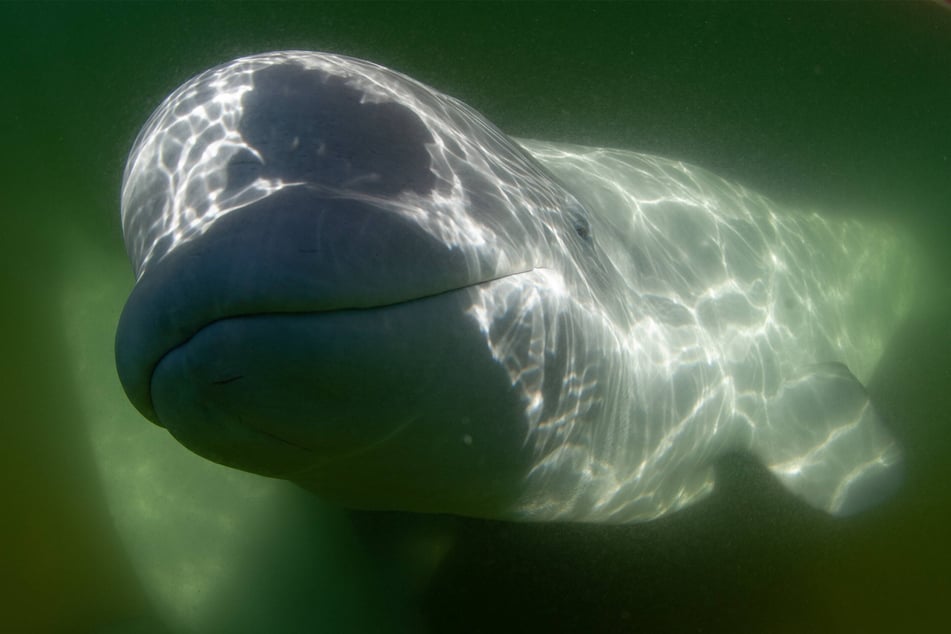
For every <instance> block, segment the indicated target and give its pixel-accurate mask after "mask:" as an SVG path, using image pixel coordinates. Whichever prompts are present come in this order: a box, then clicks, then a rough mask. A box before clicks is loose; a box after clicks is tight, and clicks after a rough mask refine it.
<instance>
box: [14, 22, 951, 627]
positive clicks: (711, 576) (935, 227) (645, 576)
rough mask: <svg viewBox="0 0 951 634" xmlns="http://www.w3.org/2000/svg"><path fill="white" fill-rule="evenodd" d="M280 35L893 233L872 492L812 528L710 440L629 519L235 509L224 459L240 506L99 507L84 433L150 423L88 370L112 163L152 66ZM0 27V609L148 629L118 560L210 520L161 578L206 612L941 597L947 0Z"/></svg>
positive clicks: (470, 613)
mask: <svg viewBox="0 0 951 634" xmlns="http://www.w3.org/2000/svg"><path fill="white" fill-rule="evenodd" d="M281 48H304V49H316V50H332V51H335V52H340V53H345V54H350V55H354V56H357V57H363V58H367V59H371V60H373V61H376V62H379V63H382V64H384V65H386V66H389V67H392V68H395V69H397V70H400V71H402V72H405V73H407V74H409V75H410V76H413V77H415V78H417V79H420V80H422V81H424V82H426V83H429V84H431V85H433V86H435V87H437V88H438V89H440V90H442V91H444V92H447V93H449V94H451V95H454V96H456V97H459V98H461V99H462V100H463V101H466V102H467V103H469V104H470V105H472V106H474V107H475V108H477V109H478V110H480V111H482V112H483V113H484V114H486V115H487V116H488V118H489V119H491V120H492V121H493V122H495V123H496V124H497V125H499V126H500V127H501V128H502V129H503V130H505V131H507V132H509V133H511V134H513V135H516V136H521V137H529V138H541V139H548V140H554V141H567V142H575V143H583V144H590V145H601V146H614V147H623V148H629V149H635V150H640V151H648V152H655V153H658V154H662V155H666V156H672V157H677V158H682V159H684V160H687V161H689V162H692V163H696V164H698V165H702V166H704V167H708V168H711V169H713V170H714V171H716V172H718V173H720V174H722V175H724V176H727V177H729V178H732V179H734V180H738V181H740V182H742V183H744V184H746V185H749V186H751V187H753V188H754V189H757V190H759V191H761V192H763V193H766V194H768V195H770V196H772V197H773V198H775V199H777V200H779V201H782V202H786V203H790V204H793V205H795V206H798V207H816V208H820V209H827V210H829V212H830V213H837V212H840V211H844V212H847V213H852V214H856V213H858V214H865V215H868V216H877V217H884V218H888V219H889V220H891V221H894V222H895V223H897V224H899V225H901V226H903V227H904V228H905V229H907V230H908V231H911V232H912V233H914V234H915V235H916V236H917V237H918V239H919V241H920V243H921V245H922V249H921V250H922V253H921V254H920V256H921V258H922V259H923V260H925V261H928V262H929V263H931V264H930V265H931V266H932V267H933V268H934V270H935V272H936V274H935V275H934V278H935V280H936V281H935V283H934V294H935V297H936V300H935V302H934V305H933V306H931V307H929V310H927V311H923V312H922V313H921V314H919V315H918V316H916V317H915V318H914V319H913V320H912V322H911V323H909V324H908V325H907V326H906V328H904V329H903V331H902V332H901V333H900V335H899V336H898V337H897V338H896V340H895V341H894V342H893V343H892V345H891V346H890V347H889V349H888V350H887V352H886V358H885V360H884V361H883V363H882V365H881V367H880V369H879V371H878V373H877V375H876V377H875V379H874V380H873V381H872V382H871V384H870V385H869V386H868V387H869V390H870V392H871V393H872V396H873V398H874V399H875V400H876V402H878V403H879V405H880V407H881V409H882V410H883V411H884V413H885V414H886V415H887V418H888V420H889V421H890V422H891V426H892V429H893V430H894V432H895V434H896V436H898V437H899V439H900V440H901V441H902V443H903V445H904V446H905V448H906V453H907V459H908V477H907V483H906V485H905V487H904V489H903V490H902V491H901V493H900V494H899V496H898V497H897V498H896V499H895V500H894V501H893V502H892V503H890V504H888V505H886V506H884V507H882V508H881V509H877V510H875V511H873V512H870V513H868V514H865V515H862V516H859V517H857V518H854V519H851V520H848V521H832V520H830V519H828V518H825V517H823V516H821V515H819V514H817V513H815V512H812V511H809V510H806V509H804V508H803V507H802V506H800V505H799V504H797V503H796V502H795V501H793V500H791V499H789V498H787V497H786V496H785V494H784V493H783V492H782V491H780V490H779V488H778V487H777V486H776V485H775V484H773V483H772V482H771V480H770V479H769V478H768V476H767V475H766V474H765V473H764V472H763V470H762V469H760V468H759V467H758V466H756V465H755V464H752V463H751V462H749V461H748V460H746V459H744V458H742V457H734V458H730V459H728V460H725V461H724V462H723V464H722V465H721V467H720V470H719V487H718V493H717V494H716V495H715V496H714V497H713V498H712V499H711V500H709V501H708V502H704V503H702V504H701V505H699V506H697V507H695V508H691V509H688V510H687V511H685V512H683V513H680V514H678V515H675V516H674V517H671V518H667V519H664V520H662V521H659V522H654V523H650V524H645V525H639V526H627V527H623V526H621V527H618V526H615V527H603V526H601V527H599V526H551V525H547V526H543V525H512V524H503V523H495V522H484V521H472V520H455V519H438V520H430V519H428V518H413V517H406V516H399V515H391V514H380V515H373V514H346V513H344V512H342V511H339V510H337V509H333V508H331V507H327V506H325V505H322V504H320V503H319V502H317V501H311V500H307V499H303V498H300V497H295V495H294V494H293V493H289V492H285V493H282V496H283V497H281V496H278V498H277V499H276V501H272V502H268V503H267V504H264V503H263V502H260V500H259V501H257V502H254V501H253V500H252V498H253V495H252V494H253V491H252V489H253V487H254V485H252V484H249V483H248V481H242V484H241V486H242V487H243V488H242V491H243V494H244V495H246V496H247V497H248V502H247V505H246V509H245V511H246V512H245V514H244V515H240V516H239V515H237V514H236V515H235V516H234V517H236V518H239V520H240V521H238V520H235V522H236V523H235V524H228V525H227V526H224V527H222V528H221V529H220V530H221V532H220V533H215V532H214V531H213V530H212V529H208V528H207V527H205V528H204V529H202V530H201V531H199V530H198V529H197V528H196V529H195V530H188V527H187V525H185V528H184V529H181V526H182V523H180V522H179V523H175V522H173V521H171V520H169V521H168V522H165V523H163V518H156V519H154V520H153V521H152V522H151V523H149V522H145V523H144V524H142V525H144V526H146V527H148V526H155V527H162V529H161V530H159V529H158V528H156V529H155V530H154V531H153V532H152V533H145V534H143V533H135V534H134V535H133V536H132V537H130V535H129V534H128V533H124V530H125V529H124V528H123V527H124V526H127V525H126V524H123V523H122V518H123V517H126V516H128V515H129V514H132V513H133V511H135V510H136V508H138V507H136V508H131V507H130V508H125V509H119V510H117V509H116V508H115V502H114V500H115V497H112V498H110V497H109V496H110V495H111V494H109V493H108V491H110V489H109V485H108V483H104V482H103V475H102V474H103V473H108V471H105V472H104V471H103V465H102V462H103V460H104V458H103V456H104V455H105V456H106V457H107V458H106V459H108V458H109V457H114V458H115V460H116V461H117V462H119V461H121V459H122V458H124V457H128V455H127V454H126V453H125V452H126V449H124V446H123V445H122V444H121V443H120V444H111V445H110V444H108V443H106V444H103V442H102V441H101V440H98V439H97V436H96V434H95V433H94V432H95V430H97V429H99V427H97V425H99V424H100V423H102V422H103V421H122V422H123V423H125V422H128V425H129V426H130V429H133V428H134V429H136V430H138V429H139V427H138V426H141V429H142V430H146V431H142V432H141V434H146V435H147V434H150V433H157V432H159V433H160V430H155V429H152V428H150V427H148V423H146V422H145V421H144V420H141V419H139V418H138V417H137V416H136V415H135V413H134V411H133V410H132V409H131V407H130V406H129V405H128V404H127V403H126V402H125V399H124V396H123V395H122V393H121V388H119V386H118V383H117V380H116V378H115V376H114V372H113V371H112V366H111V364H112V349H111V337H112V333H113V329H114V323H115V319H116V318H117V316H118V313H119V310H120V309H121V306H122V302H123V301H124V298H125V296H126V294H127V293H128V291H129V289H130V288H131V285H132V279H131V272H130V271H129V268H128V264H127V262H126V261H125V256H124V253H123V249H122V242H121V236H120V230H119V224H118V191H119V185H120V179H121V172H122V167H123V164H124V159H125V155H126V153H127V152H128V149H129V147H130V146H131V143H132V140H133V138H134V136H135V134H136V132H137V130H138V128H139V126H140V125H141V124H142V123H143V122H144V121H145V119H146V117H147V116H148V114H149V113H150V112H151V111H152V109H153V108H154V107H155V106H156V105H157V104H158V102H159V101H160V100H161V99H162V98H163V97H164V96H165V95H166V94H167V93H168V92H169V91H170V90H172V89H173V88H175V87H176V86H177V85H179V84H180V83H181V82H182V81H184V80H185V79H187V78H188V77H190V76H192V75H193V74H195V73H197V72H199V71H201V70H203V69H205V68H207V67H209V66H211V65H214V64H217V63H220V62H223V61H226V60H228V59H231V58H233V57H236V56H239V55H243V54H248V53H253V52H260V51H265V50H271V49H281ZM0 51H2V52H3V59H4V60H5V61H6V63H5V65H4V70H3V80H2V88H0V131H2V135H0V139H2V151H0V185H2V187H0V246H2V248H0V258H2V267H0V290H2V292H3V297H4V298H5V302H4V309H3V310H2V311H0V333H2V334H3V335H4V352H3V354H2V359H3V366H2V370H0V372H2V374H0V378H2V382H0V385H2V387H0V394H2V398H3V410H2V411H3V413H4V416H3V419H2V421H0V477H2V480H0V481H2V483H3V484H2V485H0V487H2V488H0V504H2V508H3V517H4V520H3V522H0V569H2V570H3V571H4V573H3V574H2V575H0V608H2V609H0V619H4V620H5V622H0V630H2V631H11V632H95V631H107V630H106V628H107V627H108V626H110V625H111V624H115V629H114V630H108V631H117V632H123V631H128V632H131V631H163V630H162V629H161V626H160V625H159V622H160V621H161V620H170V619H174V618H176V617H175V614H180V613H181V611H179V612H174V611H172V612H169V610H168V609H167V608H163V607H162V606H161V605H157V602H156V600H155V599H154V597H153V598H150V596H151V595H150V593H149V592H148V591H147V588H148V583H147V580H148V578H149V572H150V571H149V570H145V571H143V570H142V569H141V562H142V561H160V562H161V561H162V560H163V558H166V559H167V558H169V557H172V556H173V555H174V554H175V553H182V552H188V553H195V552H200V551H211V550H212V546H217V545H220V544H225V545H227V544H226V542H227V540H229V539H230V540H233V541H240V540H239V537H240V538H241V539H244V540H245V542H242V544H243V546H242V549H241V550H240V551H239V553H240V554H236V555H234V556H233V557H232V558H230V559H226V560H224V562H223V563H220V562H219V563H220V565H221V566H223V570H225V571H226V572H227V574H226V575H225V576H224V578H223V579H224V580H223V581H221V582H220V583H219V584H218V585H215V586H195V587H192V586H188V585H187V583H186V582H187V581H188V579H185V578H182V579H179V580H178V581H179V582H180V583H179V585H178V594H176V595H175V596H178V597H185V599H182V600H183V601H185V600H187V601H188V602H189V605H194V606H196V607H195V610H204V611H205V613H211V614H214V615H216V616H215V618H217V621H214V623H216V624H217V626H218V627H220V628H225V629H222V631H229V632H235V631H240V630H241V628H243V631H247V632H256V631H271V632H284V631H286V632H310V631H328V632H364V631H384V632H412V631H429V632H478V631H496V632H505V631H518V632H536V631H537V632H558V631H590V632H633V631H650V632H657V631H672V632H682V631H702V632H738V631H765V632H787V631H788V632H798V631H829V632H852V631H866V632H893V631H898V630H903V631H929V630H931V629H934V628H935V627H936V625H937V624H938V623H941V622H944V621H945V618H944V613H945V611H946V610H945V608H946V601H947V597H949V596H951V546H949V545H948V539H947V532H948V531H947V528H946V526H947V524H948V520H949V519H951V511H949V509H951V493H949V491H951V489H949V488H948V487H947V486H946V482H947V481H948V480H949V478H951V467H949V461H948V460H947V459H946V456H947V455H948V454H949V453H951V428H949V425H951V418H949V415H948V411H949V407H951V397H949V394H951V389H949V388H951V370H949V368H951V335H949V332H951V331H949V330H948V328H947V323H948V317H949V316H951V307H949V306H948V305H947V298H948V297H949V289H948V282H947V281H946V280H947V277H948V275H947V274H948V273H949V272H951V255H949V253H951V250H949V249H948V247H947V243H948V237H949V228H951V117H949V116H948V114H947V112H948V109H947V108H948V104H949V103H951V73H949V70H948V69H949V68H951V11H948V10H945V9H943V8H942V7H941V6H939V4H937V3H923V4H910V3H895V4H844V5H840V4H834V5H831V6H824V5H818V4H808V5H805V4H785V3H784V4H778V5H768V6H758V5H753V4H746V3H743V4H728V5H714V6H707V5H700V4H686V5H660V4H657V5H655V4H648V5H635V6H616V5H604V4H583V5H574V4H558V5H548V4H535V3H532V4H504V5H501V4H500V5H495V4H482V3H480V4H478V5H466V4H463V5H456V4H453V5H449V4H420V5H417V4H399V5H391V4H376V3H350V4H321V5H294V4H252V3H242V4H231V3H209V4H191V3H190V4H187V5H179V4H175V5H165V4H161V5H159V4H104V5H99V4H82V5H80V6H73V5H58V4H46V3H44V4H23V5H19V4H2V5H0ZM130 446H131V445H130ZM104 447H105V448H106V450H105V451H106V453H105V454H104V453H103V451H104V449H103V448H104ZM110 451H111V452H112V453H111V454H110V453H109V452H110ZM163 451H164V450H163ZM157 455H158V454H157ZM162 455H164V454H162ZM157 462H158V463H159V465H160V464H161V462H162V461H161V460H160V459H158V458H157ZM150 468H154V469H161V467H160V466H155V465H152V466H150ZM189 468H190V467H189ZM177 473H178V472H175V471H168V472H166V473H165V475H164V476H160V475H158V472H156V475H155V479H156V481H161V477H165V478H169V477H171V478H173V479H174V476H175V475H176V474H177ZM188 473H189V477H195V478H197V479H196V480H190V481H188V482H186V483H185V485H184V486H181V487H180V488H179V489H178V490H179V491H185V492H187V491H189V490H191V491H192V492H193V493H194V496H191V497H190V498H189V496H187V495H185V494H181V493H180V495H182V497H180V498H179V499H178V500H173V501H171V502H169V506H168V507H167V508H173V506H174V508H182V507H184V506H185V505H187V504H189V503H190V504H192V505H195V504H196V502H195V501H194V500H195V499H197V498H199V497H200V494H206V495H207V494H209V492H208V491H202V484H203V483H202V481H201V479H200V476H193V475H192V474H193V473H200V472H199V471H195V472H192V471H189V472H188ZM169 474H170V475H169ZM219 484H220V482H219ZM156 495H159V494H158V493H156ZM215 495H217V494H215ZM222 495H224V494H222ZM241 499H243V498H241ZM140 501H143V500H140ZM145 501H146V502H147V501H148V500H145ZM110 504H112V505H113V506H110ZM254 504H257V506H254ZM142 508H143V509H145V510H142V511H141V513H140V515H142V514H143V513H145V512H146V511H147V510H148V509H153V510H154V509H160V508H162V507H161V506H160V505H157V504H156V505H151V506H149V505H146V506H145V507H142ZM247 509H251V510H252V511H253V512H251V511H247ZM166 514H167V515H170V513H166ZM176 527H179V528H178V529H176ZM209 531H210V532H209ZM143 535H145V537H147V540H143V538H142V536H143ZM228 536H231V537H228ZM137 540H138V541H137ZM203 540H205V541H207V547H206V548H203V543H202V541H203ZM141 541H147V543H145V544H143V543H140V542H141ZM188 548H191V549H192V550H187V549H188ZM183 549H184V550H183ZM143 553H144V554H143ZM149 557H152V559H149ZM198 563H200V562H198V561H197V560H196V565H198ZM209 605H210V606H211V607H209ZM223 614H232V615H233V617H232V618H231V619H230V620H229V619H228V618H225V617H224V616H221V615H223ZM209 622H210V621H209ZM222 623H224V624H226V625H222ZM136 627H139V628H140V629H135V628H136ZM209 627H210V626H209Z"/></svg>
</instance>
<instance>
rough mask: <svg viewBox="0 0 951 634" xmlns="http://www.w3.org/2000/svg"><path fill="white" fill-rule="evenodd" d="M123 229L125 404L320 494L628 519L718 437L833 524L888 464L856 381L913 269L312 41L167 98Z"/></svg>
mask: <svg viewBox="0 0 951 634" xmlns="http://www.w3.org/2000/svg"><path fill="white" fill-rule="evenodd" d="M121 220H122V230H123V235H124V240H125V244H126V249H127V252H128V255H129V258H130V260H131V263H132V266H133V268H134V272H135V278H136V282H135V285H134V287H133V289H132V291H131V294H130V296H129V298H128V300H127V303H126V305H125V307H124V309H123V312H122V315H121V318H120V320H119V324H118V329H117V333H116V365H117V369H118V374H119V377H120V379H121V381H122V384H123V387H124V389H125V391H126V393H127V395H128V397H129V399H130V400H131V402H132V403H133V404H134V406H135V407H136V408H137V409H138V410H139V412H141V413H142V415H143V416H144V417H145V418H147V419H149V420H151V421H152V422H154V423H156V424H157V425H160V426H162V427H164V428H165V429H167V430H168V432H169V433H170V434H172V435H173V436H174V437H175V439H177V440H178V441H179V442H180V443H181V444H183V445H184V446H185V447H187V448H188V449H190V450H191V451H193V452H195V453H197V454H199V455H201V456H204V457H205V458H207V459H209V460H212V461H215V462H217V463H220V464H223V465H228V466H231V467H234V468H237V469H242V470H245V471H250V472H254V473H258V474H263V475H266V476H270V477H274V478H283V479H286V480H290V481H292V482H295V483H297V484H299V485H301V486H302V487H304V488H306V489H308V490H310V491H313V492H315V493H316V494H318V495H319V496H322V497H324V498H326V499H328V500H332V501H335V502H338V503H340V504H342V505H345V506H348V507H353V508H363V509H387V510H403V511H414V512H425V513H449V514H457V515H465V516H473V517H483V518H497V519H505V520H523V521H576V522H612V523H619V522H636V521H645V520H650V519H653V518H657V517H660V516H663V515H665V514H668V513H671V512H673V511H675V510H677V509H680V508H683V507H685V506H687V505H689V504H691V503H694V502H696V501H698V500H700V499H702V498H703V497H704V496H706V495H708V494H709V493H710V492H711V491H712V490H713V489H714V484H715V482H714V470H713V466H714V464H715V463H716V461H717V460H718V458H719V457H720V456H723V455H724V454H726V453H728V452H736V451H748V452H750V453H751V454H752V455H753V456H755V457H756V458H757V459H758V460H759V461H761V462H762V463H763V464H764V465H765V466H766V467H767V468H768V469H769V471H770V472H771V473H772V474H773V475H774V476H775V477H776V478H777V479H778V480H779V481H780V482H781V483H782V485H784V487H785V488H786V489H788V490H789V491H790V492H791V493H792V494H794V495H795V496H797V497H799V498H800V499H801V500H804V501H805V502H806V503H808V504H809V505H811V506H813V507H815V508H817V509H821V510H824V511H826V512H828V513H831V514H835V515H848V514H851V513H855V512H857V511H860V510H862V509H864V508H867V507H869V506H871V505H874V504H876V503H877V502H879V501H880V500H882V499H884V498H885V497H886V496H888V495H889V494H890V493H891V492H892V491H894V490H895V489H896V488H897V487H898V485H899V483H900V482H901V474H902V452H901V450H900V448H899V446H898V445H897V444H896V442H895V440H894V438H893V437H892V435H891V434H890V433H889V431H888V430H887V429H886V426H885V425H884V424H883V422H882V420H881V417H880V415H879V413H877V411H876V408H875V406H874V405H873V404H872V403H871V402H870V399H869V396H868V393H867V392H866V389H865V388H864V387H863V382H867V381H868V380H869V378H870V377H871V375H872V373H873V372H874V370H875V367H876V364H877V362H878V360H879V358H880V357H881V355H882V353H883V350H884V348H885V345H886V344H887V342H888V339H889V337H890V335H891V334H892V333H893V331H894V330H896V328H897V326H898V324H899V323H900V321H901V319H902V318H903V316H904V315H905V314H906V313H907V311H908V310H909V306H910V303H911V301H912V296H911V294H912V292H913V289H914V286H915V285H914V280H913V278H914V274H915V273H914V268H913V266H912V265H911V262H910V260H909V253H908V247H907V245H906V243H905V242H904V241H903V239H902V238H900V237H899V236H897V235H896V234H895V233H893V232H892V231H890V230H889V229H888V228H887V227H879V226H874V225H870V224H868V223H865V222H860V221H858V220H856V219H850V218H846V217H838V218H837V217H826V216H823V215H819V214H816V213H803V212H799V211H792V210H785V209H781V208H780V207H779V206H777V205H775V204H774V203H772V202H771V201H770V200H768V199H767V198H765V197H763V196H761V195H758V194H756V193H754V192H753V191H750V190H749V189H747V188H746V187H744V186H742V185H739V184H736V183H732V182H729V181H727V180H724V179H722V178H720V177H718V176H715V175H714V174H712V173H710V172H708V171H706V170H704V169H701V168H699V167H696V166H693V165H690V164H687V163H684V162H682V161H678V160H673V159H666V158H661V157H658V156H653V155H649V154H642V153H636V152H632V151H626V150H620V149H605V148H593V147H584V146H579V145H570V144H563V143H551V142H544V141H536V140H527V139H516V138H512V137H509V136H507V135H506V134H505V133H503V132H502V131H500V130H499V129H498V128H496V127H495V126H494V125H493V124H492V123H490V122H489V121H488V120H487V119H486V118H485V117H483V116H482V115H481V114H479V113H478V112H476V111H475V110H474V109H472V108H470V107H468V106H467V105H465V104H464V103H462V102H460V101H458V100H456V99H454V98H452V97H449V96H447V95H445V94H442V93H441V92H439V91H437V90H435V89H433V88H430V87H429V86H426V85H424V84H422V83H420V82H418V81H415V80H413V79H411V78H410V77H407V76H405V75H403V74H400V73H398V72H395V71H393V70H389V69H387V68H385V67H382V66H379V65H377V64H374V63H371V62H367V61H362V60H359V59H355V58H352V57H347V56H344V55H337V54H331V53H322V52H308V51H280V52H271V53H264V54H258V55H252V56H249V57H243V58H240V59H237V60H234V61H231V62H228V63H226V64H224V65H221V66H218V67H216V68H212V69H210V70H208V71H206V72H203V73H201V74H199V75H198V76H196V77H194V78H193V79H190V80H189V81H187V82H186V83H185V84H183V85H182V86H181V87H180V88H178V89H177V90H175V91H174V92H172V93H171V94H170V95H169V96H168V97H167V98H166V99H165V100H164V101H163V102H162V103H161V105H159V106H158V108H157V109H156V110H155V112H154V113H153V114H152V115H151V117H150V118H149V119H148V121H147V122H146V124H145V126H144V127H143V128H142V130H141V132H140V133H139V135H138V137H137V139H136V140H135V143H134V146H133V147H132V150H131V152H130V154H129V157H128V161H127V164H126V168H125V173H124V179H123V185H122V199H121Z"/></svg>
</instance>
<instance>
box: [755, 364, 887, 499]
mask: <svg viewBox="0 0 951 634" xmlns="http://www.w3.org/2000/svg"><path fill="white" fill-rule="evenodd" d="M765 413H766V416H765V417H764V420H763V421H762V422H761V423H759V424H758V426H757V428H756V429H755V431H754V435H753V446H752V449H753V452H754V454H756V455H757V456H758V457H759V458H760V459H761V460H762V461H763V462H764V463H765V464H766V466H767V467H768V468H769V469H770V471H772V472H773V474H775V475H776V477H777V478H778V479H779V480H780V481H781V482H782V483H783V484H784V485H785V486H786V488H788V489H789V490H790V491H791V492H792V493H794V494H795V495H797V496H798V497H800V498H802V499H803V500H805V501H806V502H808V503H809V504H811V505H812V506H814V507H816V508H819V509H822V510H824V511H826V512H828V513H832V514H834V515H840V516H844V515H851V514H853V513H856V512H859V511H862V510H864V509H866V508H868V507H871V506H873V505H875V504H877V503H879V502H880V501H882V500H883V499H885V498H886V497H888V496H889V495H890V494H892V493H893V492H894V491H895V490H896V489H897V488H898V486H899V485H900V483H901V481H902V475H903V468H902V453H901V449H900V448H899V447H898V445H897V444H896V442H895V440H894V439H893V438H892V436H891V434H889V432H888V431H887V430H886V429H885V427H884V425H883V424H882V422H881V419H880V418H879V416H878V414H877V413H876V412H875V409H874V408H873V407H872V404H871V402H870V401H869V398H868V394H867V393H866V391H865V388H864V387H863V386H862V384H861V383H859V381H858V380H857V379H856V378H855V377H854V376H853V375H852V373H851V372H849V370H848V369H847V368H846V367H845V366H844V365H842V364H838V363H827V364H821V365H815V366H810V367H809V368H807V369H805V370H804V371H803V372H801V373H800V374H799V375H797V376H795V377H794V378H791V379H789V380H787V381H786V382H784V384H783V385H782V387H781V388H780V390H779V391H778V392H777V394H776V395H775V396H774V397H772V398H771V399H770V400H769V401H768V402H767V405H766V412H765Z"/></svg>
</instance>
